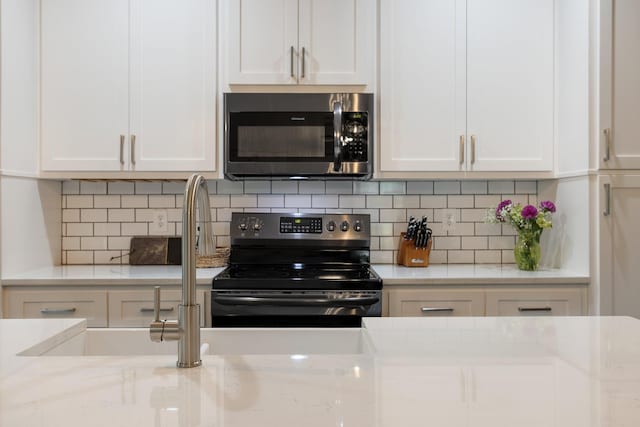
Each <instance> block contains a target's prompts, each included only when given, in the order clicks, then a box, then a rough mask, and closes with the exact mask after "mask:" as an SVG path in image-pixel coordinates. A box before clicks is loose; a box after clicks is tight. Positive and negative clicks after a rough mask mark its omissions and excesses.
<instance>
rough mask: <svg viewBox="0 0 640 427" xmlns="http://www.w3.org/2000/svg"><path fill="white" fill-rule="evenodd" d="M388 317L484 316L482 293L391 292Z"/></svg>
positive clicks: (450, 291) (453, 291)
mask: <svg viewBox="0 0 640 427" xmlns="http://www.w3.org/2000/svg"><path fill="white" fill-rule="evenodd" d="M389 316H411V317H418V316H421V317H422V316H424V317H434V316H484V292H482V291H472V290H460V291H456V290H446V291H432V290H391V291H389Z"/></svg>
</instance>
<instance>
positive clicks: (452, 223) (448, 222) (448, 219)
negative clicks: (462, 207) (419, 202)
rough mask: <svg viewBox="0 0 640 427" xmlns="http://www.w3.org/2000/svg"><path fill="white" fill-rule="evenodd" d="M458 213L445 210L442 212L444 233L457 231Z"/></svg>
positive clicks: (452, 210)
mask: <svg viewBox="0 0 640 427" xmlns="http://www.w3.org/2000/svg"><path fill="white" fill-rule="evenodd" d="M456 217H457V212H456V211H455V210H454V209H445V210H444V211H443V212H442V231H445V232H448V231H453V230H455V229H456V223H457V222H458V221H457V220H456Z"/></svg>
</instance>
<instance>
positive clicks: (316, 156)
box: [224, 93, 374, 179]
mask: <svg viewBox="0 0 640 427" xmlns="http://www.w3.org/2000/svg"><path fill="white" fill-rule="evenodd" d="M373 106H374V103H373V94H367V93H225V94H224V120H225V123H224V144H225V146H224V158H225V163H224V164H225V168H224V173H225V176H226V177H227V178H230V179H329V178H341V179H347V178H353V179H369V178H371V175H372V173H373V129H374V126H373V123H374V122H373V117H374V114H373V113H374V111H373Z"/></svg>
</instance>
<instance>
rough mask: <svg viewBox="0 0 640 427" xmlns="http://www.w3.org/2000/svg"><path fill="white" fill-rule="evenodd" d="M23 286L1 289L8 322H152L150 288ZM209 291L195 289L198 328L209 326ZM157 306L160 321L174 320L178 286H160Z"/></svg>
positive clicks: (129, 324)
mask: <svg viewBox="0 0 640 427" xmlns="http://www.w3.org/2000/svg"><path fill="white" fill-rule="evenodd" d="M25 288H26V287H25V286H21V287H20V288H17V287H15V288H14V287H5V288H3V290H2V303H3V313H4V317H5V318H9V319H29V318H40V319H46V318H50V319H61V318H85V319H87V326H88V327H90V328H106V327H112V328H113V327H115V328H123V327H136V328H144V327H147V326H149V324H150V323H151V321H152V320H153V287H150V286H149V287H144V288H142V287H136V288H135V289H132V288H134V287H133V286H132V287H126V286H125V287H122V289H116V290H112V289H105V288H102V289H95V288H96V287H94V288H93V289H89V287H88V286H87V287H84V286H83V287H82V288H77V287H71V286H67V287H65V288H63V289H60V288H57V289H56V288H51V287H47V289H43V288H42V287H39V288H38V289H25ZM210 295H211V291H210V290H208V289H198V290H197V291H196V302H197V303H198V304H199V305H200V325H201V326H203V327H207V326H211V306H210ZM161 300H162V301H161V303H160V310H161V311H160V318H161V319H177V318H178V305H179V304H180V302H181V301H182V291H181V289H180V288H179V287H178V286H172V287H163V288H162V294H161Z"/></svg>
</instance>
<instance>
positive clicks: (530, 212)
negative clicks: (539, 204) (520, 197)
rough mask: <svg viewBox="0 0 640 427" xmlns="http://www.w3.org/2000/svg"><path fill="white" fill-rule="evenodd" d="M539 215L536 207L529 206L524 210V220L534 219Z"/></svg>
mask: <svg viewBox="0 0 640 427" xmlns="http://www.w3.org/2000/svg"><path fill="white" fill-rule="evenodd" d="M537 215H538V209H536V207H535V206H531V205H527V206H525V207H524V208H522V218H524V219H533V218H535V217H536V216H537Z"/></svg>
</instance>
